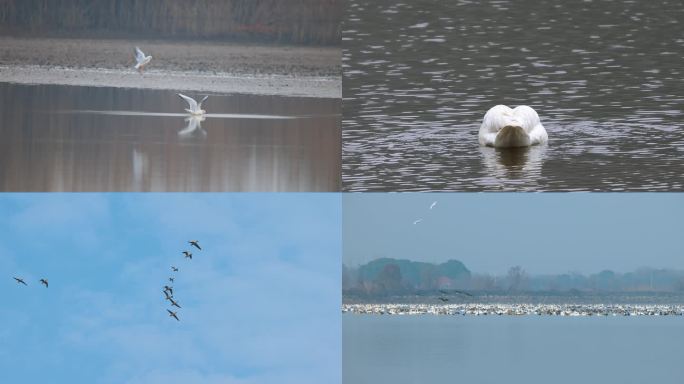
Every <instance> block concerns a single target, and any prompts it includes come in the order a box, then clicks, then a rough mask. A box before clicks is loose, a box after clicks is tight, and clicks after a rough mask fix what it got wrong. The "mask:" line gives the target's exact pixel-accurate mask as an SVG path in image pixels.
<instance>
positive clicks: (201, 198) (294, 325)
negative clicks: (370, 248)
mask: <svg viewBox="0 0 684 384" xmlns="http://www.w3.org/2000/svg"><path fill="white" fill-rule="evenodd" d="M340 201H341V200H340V195H339V194H258V193H249V194H2V195H1V196H0V217H2V219H0V271H1V272H2V273H1V276H0V303H2V304H0V325H1V326H0V372H2V374H0V377H2V381H3V382H8V383H9V382H12V383H14V382H26V383H29V382H48V383H49V382H73V383H165V384H173V383H191V382H198V383H199V382H201V383H339V382H340V381H341V368H340V367H341V340H340V332H341V331H340V330H341V325H340V312H339V311H340V305H341V295H340V285H341V282H340V260H341V227H340V222H341V204H340ZM190 239H198V240H199V241H200V244H201V245H202V246H203V248H204V250H203V251H193V254H194V259H193V260H192V261H188V260H185V259H184V258H183V256H182V255H181V253H180V252H181V251H182V250H185V249H190V248H189V245H188V244H186V241H187V240H190ZM171 265H175V266H177V267H178V268H179V269H180V271H179V272H177V273H175V276H176V282H175V284H174V288H175V292H174V293H175V297H176V298H177V300H178V302H179V304H180V305H181V306H182V307H183V308H182V309H180V310H178V316H179V317H180V319H181V321H180V322H176V321H175V320H173V319H172V318H170V317H168V314H167V312H166V308H169V307H168V305H167V304H166V302H165V300H164V299H163V297H164V296H163V293H162V286H163V285H164V284H165V283H167V278H168V277H169V276H171V275H172V272H171V267H170V266H171ZM13 276H21V277H24V278H25V280H26V281H27V282H28V283H29V286H28V287H24V286H20V285H18V284H17V283H16V282H15V281H14V280H13V279H12V277H13ZM42 277H47V278H48V279H49V283H50V287H49V288H48V289H45V288H44V287H43V286H41V285H40V284H39V283H38V280H39V279H40V278H42Z"/></svg>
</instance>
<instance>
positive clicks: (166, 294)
mask: <svg viewBox="0 0 684 384" xmlns="http://www.w3.org/2000/svg"><path fill="white" fill-rule="evenodd" d="M164 296H166V300H169V299H170V298H171V297H172V296H171V295H169V291H167V290H166V289H165V290H164Z"/></svg>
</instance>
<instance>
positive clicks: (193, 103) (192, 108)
mask: <svg viewBox="0 0 684 384" xmlns="http://www.w3.org/2000/svg"><path fill="white" fill-rule="evenodd" d="M178 96H180V97H181V98H182V99H183V100H185V101H187V102H188V105H189V106H190V111H192V112H195V111H197V110H199V108H198V106H197V102H196V101H195V99H193V98H192V97H189V96H185V95H184V94H182V93H179V94H178ZM205 99H206V97H205ZM202 101H204V99H203V100H202Z"/></svg>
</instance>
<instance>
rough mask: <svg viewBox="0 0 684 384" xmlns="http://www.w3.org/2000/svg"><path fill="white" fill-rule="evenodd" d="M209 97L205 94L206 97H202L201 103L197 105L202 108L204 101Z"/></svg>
mask: <svg viewBox="0 0 684 384" xmlns="http://www.w3.org/2000/svg"><path fill="white" fill-rule="evenodd" d="M208 98H209V95H207V96H204V97H203V98H202V100H200V102H199V104H198V106H197V107H198V108H200V109H201V108H202V103H204V100H206V99H208Z"/></svg>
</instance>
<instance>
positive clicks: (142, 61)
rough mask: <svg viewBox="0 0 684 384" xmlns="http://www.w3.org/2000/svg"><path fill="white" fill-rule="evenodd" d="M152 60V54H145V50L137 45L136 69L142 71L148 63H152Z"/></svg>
mask: <svg viewBox="0 0 684 384" xmlns="http://www.w3.org/2000/svg"><path fill="white" fill-rule="evenodd" d="M151 60H152V56H145V54H144V53H143V51H141V50H140V48H138V47H135V61H136V64H135V67H134V68H135V69H137V70H138V72H140V73H142V71H143V69H144V68H145V66H146V65H147V64H149V63H150V61H151Z"/></svg>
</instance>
